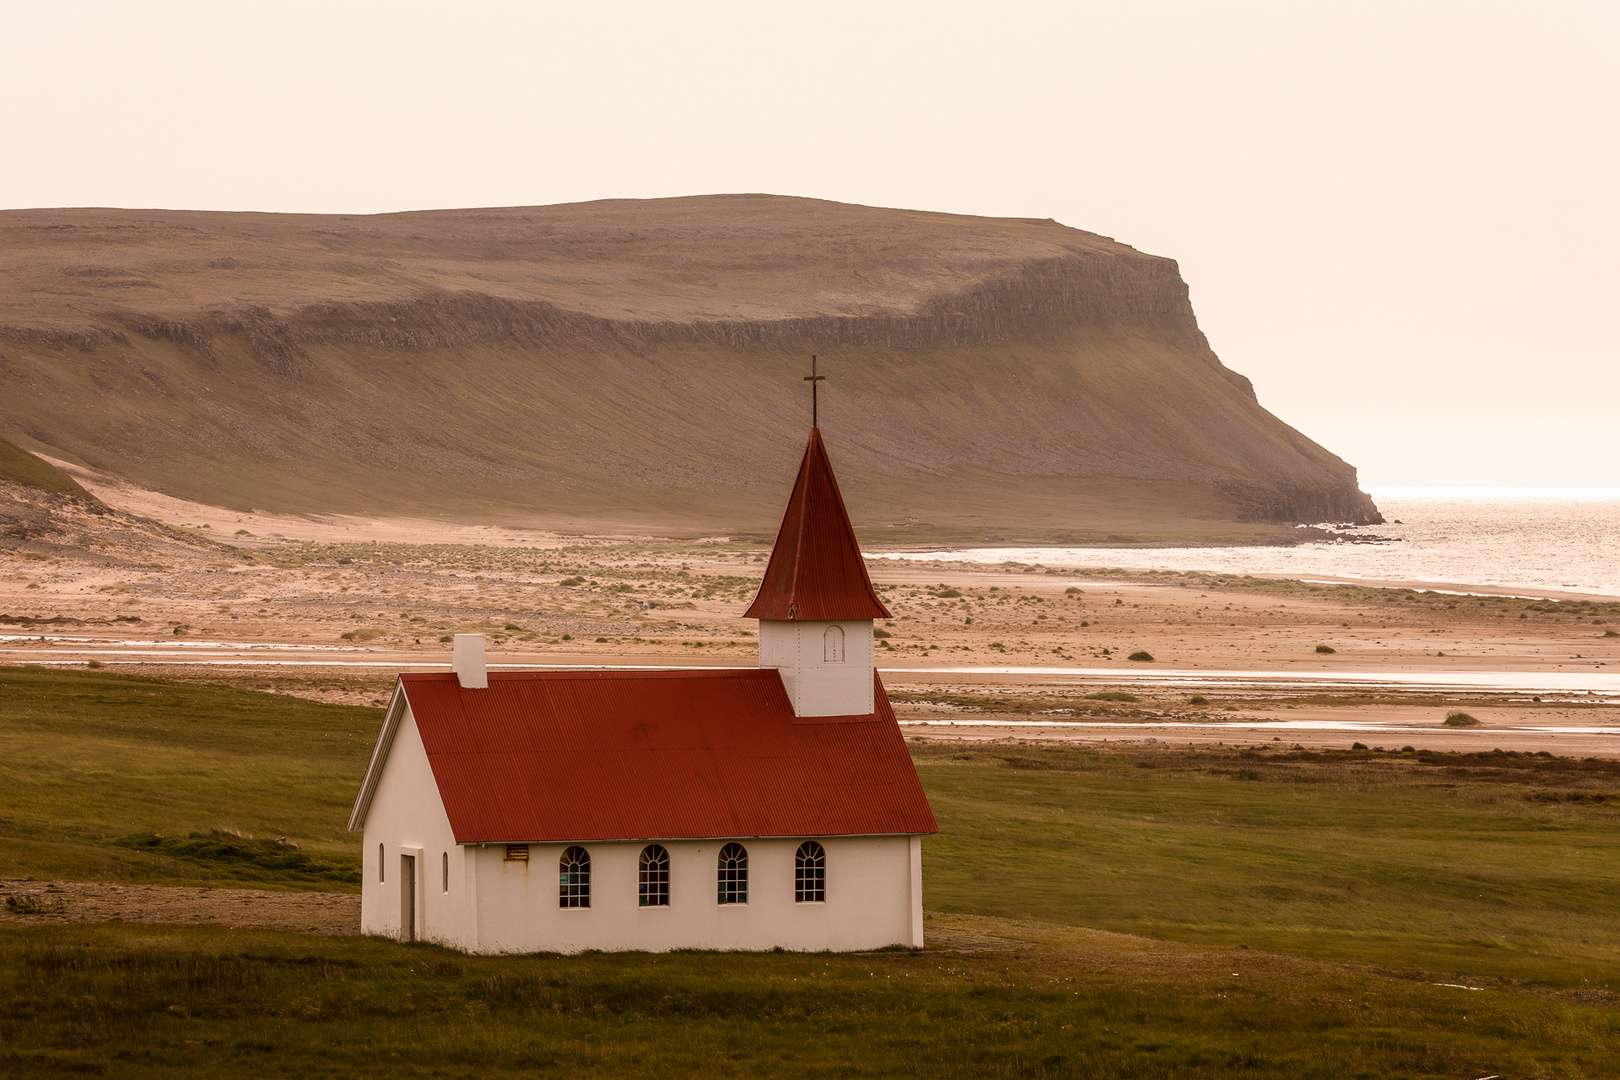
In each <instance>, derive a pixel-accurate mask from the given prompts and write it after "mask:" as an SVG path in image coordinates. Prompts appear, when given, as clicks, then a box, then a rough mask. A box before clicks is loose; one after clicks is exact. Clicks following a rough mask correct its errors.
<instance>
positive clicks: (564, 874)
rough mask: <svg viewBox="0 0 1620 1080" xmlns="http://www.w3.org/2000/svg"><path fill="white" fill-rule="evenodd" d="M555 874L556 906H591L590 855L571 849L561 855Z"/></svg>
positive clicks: (577, 848) (582, 850)
mask: <svg viewBox="0 0 1620 1080" xmlns="http://www.w3.org/2000/svg"><path fill="white" fill-rule="evenodd" d="M557 870H558V873H557V906H558V907H564V908H576V907H590V906H591V853H590V852H588V851H586V850H585V849H584V848H582V847H571V848H569V849H568V850H567V851H565V852H563V853H562V861H561V862H560V863H559V865H558V868H557Z"/></svg>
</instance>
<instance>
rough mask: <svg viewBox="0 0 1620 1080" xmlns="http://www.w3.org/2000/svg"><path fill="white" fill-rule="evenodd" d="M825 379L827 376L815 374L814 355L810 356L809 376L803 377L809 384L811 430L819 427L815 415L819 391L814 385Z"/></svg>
mask: <svg viewBox="0 0 1620 1080" xmlns="http://www.w3.org/2000/svg"><path fill="white" fill-rule="evenodd" d="M826 378H827V376H825V375H817V374H816V358H815V356H814V355H812V356H811V357H810V374H808V375H806V376H805V377H804V381H805V382H807V383H809V384H810V426H811V427H813V428H815V427H820V426H821V424H820V423H819V421H820V419H821V418H820V417H819V416H817V415H816V414H817V412H818V411H819V408H818V407H819V404H820V403H819V402H818V401H817V400H816V396H817V395H816V390H817V389H819V388H818V387H817V385H816V384H817V383H819V382H821V381H823V380H824V379H826Z"/></svg>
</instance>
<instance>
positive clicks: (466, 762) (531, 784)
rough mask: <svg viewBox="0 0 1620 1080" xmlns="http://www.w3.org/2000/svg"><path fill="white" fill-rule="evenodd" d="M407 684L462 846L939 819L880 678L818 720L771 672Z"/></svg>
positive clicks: (885, 827)
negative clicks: (851, 710) (868, 696)
mask: <svg viewBox="0 0 1620 1080" xmlns="http://www.w3.org/2000/svg"><path fill="white" fill-rule="evenodd" d="M875 677H876V676H875V673H874V678H875ZM400 685H401V689H402V690H403V691H404V693H405V696H406V698H407V700H408V701H409V702H410V706H411V713H412V715H413V716H415V718H416V724H417V728H418V729H419V730H420V732H421V735H422V743H423V745H424V746H425V747H426V748H427V755H428V761H429V763H430V764H431V765H432V768H433V776H434V779H435V780H436V781H437V783H438V786H439V794H440V796H441V798H442V799H443V801H444V808H445V810H446V812H447V813H448V815H449V818H450V826H451V829H452V830H453V831H454V833H455V836H456V840H457V842H459V843H480V842H484V843H504V842H525V841H526V842H534V843H544V842H548V841H563V840H629V839H636V840H639V839H682V838H698V837H730V836H736V837H747V836H854V835H873V834H895V833H901V834H909V833H931V832H935V831H936V829H937V826H936V825H935V823H934V815H933V811H931V810H930V809H929V807H928V799H927V797H926V796H925V795H924V794H923V790H922V785H921V783H919V782H918V780H917V772H916V769H914V768H913V767H912V764H911V755H910V754H908V753H907V752H906V746H905V740H904V739H903V738H902V737H901V734H900V727H899V725H898V724H896V723H895V719H894V711H893V710H892V709H891V708H890V706H889V698H888V695H887V694H886V693H884V690H883V683H882V680H881V679H879V680H877V688H876V701H877V711H876V712H875V713H873V714H871V715H869V716H818V717H799V716H795V715H794V713H793V707H792V705H791V704H790V703H789V701H788V697H787V693H786V691H785V690H784V689H783V688H782V680H781V676H779V675H778V674H777V672H776V671H775V670H774V669H770V668H765V669H754V668H746V669H740V670H718V671H678V672H669V671H630V672H625V671H558V672H550V671H548V672H497V671H492V672H490V673H489V688H488V689H486V690H464V689H462V687H461V684H460V682H459V681H458V680H457V679H456V677H455V676H454V675H450V674H443V675H440V674H431V675H423V674H409V675H401V676H400Z"/></svg>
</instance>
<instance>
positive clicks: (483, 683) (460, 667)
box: [450, 634, 489, 690]
mask: <svg viewBox="0 0 1620 1080" xmlns="http://www.w3.org/2000/svg"><path fill="white" fill-rule="evenodd" d="M450 670H451V671H453V672H455V673H456V678H457V679H459V680H460V681H461V688H462V689H463V690H487V689H489V665H487V664H485V663H484V635H483V634H457V635H456V643H455V644H454V645H452V646H451V648H450Z"/></svg>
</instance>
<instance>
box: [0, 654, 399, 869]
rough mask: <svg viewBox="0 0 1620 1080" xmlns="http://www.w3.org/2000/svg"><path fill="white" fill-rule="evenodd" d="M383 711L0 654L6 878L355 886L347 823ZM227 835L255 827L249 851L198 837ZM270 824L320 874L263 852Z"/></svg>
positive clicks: (0, 863)
mask: <svg viewBox="0 0 1620 1080" xmlns="http://www.w3.org/2000/svg"><path fill="white" fill-rule="evenodd" d="M381 716H382V713H381V710H379V709H368V708H355V707H350V706H340V705H322V704H318V703H315V702H310V701H304V700H301V699H299V698H294V697H287V696H284V695H279V694H261V693H255V692H252V691H246V690H233V689H230V688H227V687H219V686H193V685H186V684H180V683H169V682H163V681H160V680H157V679H147V678H142V677H140V676H135V675H113V674H108V673H104V672H100V671H62V670H53V669H47V668H41V667H0V877H29V876H32V877H36V878H68V879H74V880H115V881H141V882H163V883H171V884H202V883H215V884H224V883H227V882H229V883H237V884H260V885H266V886H270V887H295V888H296V887H302V888H311V887H316V888H322V889H343V888H358V885H357V884H349V882H351V881H352V882H354V883H357V882H358V880H359V878H358V876H357V875H358V868H359V865H360V852H359V846H358V841H357V839H356V838H355V837H352V836H350V835H349V834H348V833H346V832H345V831H344V825H345V823H346V821H347V819H348V812H349V805H350V803H351V802H352V801H353V799H354V791H355V788H356V787H357V786H358V784H359V777H360V775H361V773H362V772H364V770H365V765H366V761H367V759H368V757H369V755H370V753H371V744H372V741H373V740H374V739H375V738H376V735H377V729H378V727H379V726H380V724H381ZM193 833H197V834H199V835H198V837H196V838H195V839H191V838H192V834H193ZM154 834H159V835H161V836H162V837H163V838H164V839H163V840H161V841H158V842H153V837H154ZM237 834H240V836H239V837H238V836H237ZM233 837H235V838H238V839H240V838H246V837H251V838H253V840H251V841H248V842H247V843H245V844H242V845H239V846H240V847H241V848H242V849H243V850H242V851H240V852H238V853H237V854H238V855H239V856H245V857H235V858H220V857H218V856H219V853H220V850H221V846H222V845H221V844H220V843H217V842H216V843H212V844H209V843H205V842H204V841H221V840H224V841H229V840H230V839H232V838H233ZM278 837H286V838H287V839H288V841H290V843H292V844H296V845H298V846H297V848H296V849H295V850H296V851H297V852H299V853H300V854H302V855H303V856H304V857H305V859H306V860H307V861H312V862H313V863H314V864H315V865H316V866H317V867H319V871H318V872H312V873H307V874H303V875H302V876H301V877H302V879H300V875H296V874H287V873H284V872H279V871H278V869H277V862H278V860H277V859H276V858H275V854H276V852H272V851H270V850H266V849H265V842H273V841H274V839H275V838H278ZM188 839H191V842H190V844H189V845H188V844H186V843H184V841H187V840H188ZM286 850H288V849H287V848H286V846H285V845H282V846H281V851H282V852H285V851H286ZM188 851H189V853H190V854H193V855H195V854H199V853H202V854H204V856H205V857H202V858H194V857H188ZM208 855H212V856H214V857H206V856H208ZM285 861H286V860H285V859H282V860H280V862H281V863H283V864H284V863H285ZM266 864H267V865H266Z"/></svg>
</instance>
